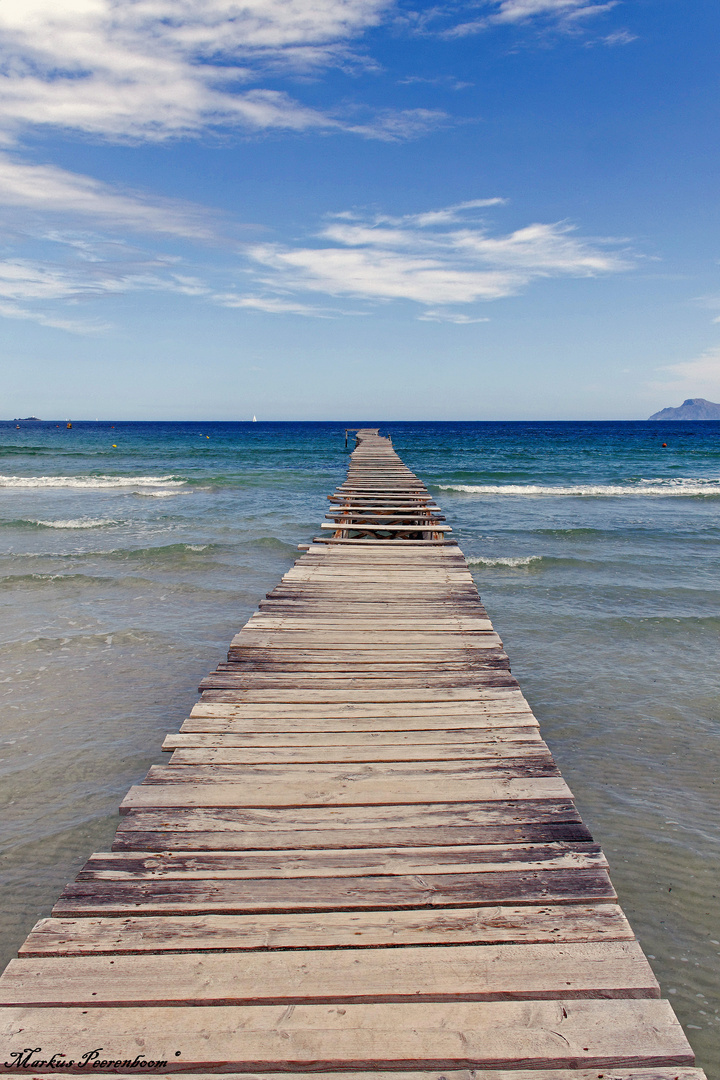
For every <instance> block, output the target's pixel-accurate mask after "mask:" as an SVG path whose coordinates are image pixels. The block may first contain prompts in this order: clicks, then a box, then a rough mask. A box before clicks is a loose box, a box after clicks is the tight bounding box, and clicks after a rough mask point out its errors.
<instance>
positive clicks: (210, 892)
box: [52, 868, 617, 916]
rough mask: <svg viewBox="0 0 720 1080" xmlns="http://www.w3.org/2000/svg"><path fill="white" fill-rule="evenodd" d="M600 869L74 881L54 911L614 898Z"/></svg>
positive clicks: (344, 907)
mask: <svg viewBox="0 0 720 1080" xmlns="http://www.w3.org/2000/svg"><path fill="white" fill-rule="evenodd" d="M616 899H617V897H616V895H615V891H614V889H613V887H612V885H611V883H610V879H609V877H608V874H607V871H606V870H604V869H602V868H598V869H592V870H582V869H576V868H573V869H571V870H525V871H515V870H498V871H490V872H485V873H475V874H427V873H426V874H423V875H419V874H413V875H412V876H403V875H390V874H385V875H378V876H377V877H359V878H353V877H294V878H290V877H287V878H254V879H253V878H247V879H242V878H214V879H202V880H201V879H192V878H191V879H186V880H179V879H169V880H165V881H152V880H146V879H143V880H140V881H128V880H126V881H77V882H72V883H71V884H69V885H68V886H67V887H66V889H65V891H64V892H63V894H62V896H61V898H60V899H59V900H58V902H57V903H56V905H55V907H54V908H53V912H52V913H53V915H56V916H68V915H77V916H80V915H102V914H105V915H107V914H110V913H112V914H114V915H137V913H138V908H140V907H142V910H143V912H144V913H145V914H146V915H163V914H178V915H179V914H186V913H195V914H203V913H207V914H212V913H214V912H225V913H227V914H230V913H235V912H237V913H243V912H270V911H285V912H291V911H361V910H362V909H363V908H365V909H368V908H387V909H391V910H392V909H399V908H419V907H428V908H431V907H468V906H477V905H481V904H493V905H497V904H515V905H518V904H533V905H535V904H550V903H558V904H563V903H591V902H592V901H608V900H616Z"/></svg>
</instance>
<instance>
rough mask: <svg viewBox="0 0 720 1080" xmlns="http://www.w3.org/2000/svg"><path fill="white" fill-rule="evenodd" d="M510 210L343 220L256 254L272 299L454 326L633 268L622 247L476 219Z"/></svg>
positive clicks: (565, 230) (555, 226) (471, 206)
mask: <svg viewBox="0 0 720 1080" xmlns="http://www.w3.org/2000/svg"><path fill="white" fill-rule="evenodd" d="M502 202H503V200H502V199H498V198H494V199H478V200H472V201H470V202H465V203H460V204H458V205H455V206H450V207H445V208H441V209H439V210H432V211H426V212H424V213H420V214H409V215H406V216H403V217H390V216H386V215H374V216H373V217H363V216H361V215H358V214H355V213H344V214H340V215H338V216H336V217H335V218H334V219H330V220H329V221H328V222H327V224H326V225H325V227H324V228H323V229H322V230H321V232H320V233H319V235H318V236H317V238H316V242H315V243H314V244H312V245H309V244H307V243H298V244H296V245H293V246H290V245H287V244H285V245H283V244H267V243H265V244H255V245H250V246H249V247H248V249H247V254H248V257H249V258H250V260H251V262H254V263H255V264H256V266H257V267H258V270H257V280H258V282H259V283H261V284H263V285H264V286H265V288H266V289H278V290H280V291H282V293H283V294H285V295H287V294H288V293H294V294H295V295H299V294H302V293H322V294H324V295H325V296H327V297H353V298H355V299H361V300H363V301H375V302H388V301H392V300H406V301H407V300H409V301H412V302H414V303H416V304H418V305H420V306H421V308H423V309H424V310H423V311H422V312H421V316H420V317H422V318H425V319H447V320H448V321H454V322H469V321H476V319H477V316H476V315H475V314H474V313H470V314H468V313H467V312H461V313H458V311H457V306H459V305H472V304H477V303H478V302H484V301H491V300H498V299H501V298H503V297H509V296H513V295H515V294H517V293H519V292H521V291H522V290H523V289H525V288H527V287H528V286H529V285H530V284H531V282H532V281H534V280H536V279H539V278H549V277H568V276H569V277H593V276H596V275H600V274H608V273H617V272H620V271H623V270H627V269H629V268H630V266H631V265H632V260H631V258H630V256H629V255H628V253H627V252H626V251H625V250H623V245H622V244H621V243H620V242H619V241H617V240H607V239H583V238H581V237H579V236H578V235H577V234H576V230H575V228H574V227H573V226H571V225H569V224H567V223H564V222H556V223H552V224H540V223H534V224H531V225H527V226H525V227H522V228H519V229H515V230H514V231H512V232H510V233H500V234H496V233H493V232H491V231H490V229H489V227H488V226H487V223H486V222H485V221H484V219H483V218H481V217H480V218H478V216H477V214H478V211H480V210H482V209H485V208H487V207H489V206H495V205H498V204H500V203H502Z"/></svg>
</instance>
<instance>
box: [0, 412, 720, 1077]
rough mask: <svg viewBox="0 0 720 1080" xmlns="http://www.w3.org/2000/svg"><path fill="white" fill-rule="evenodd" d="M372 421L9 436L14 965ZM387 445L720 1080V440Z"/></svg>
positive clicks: (8, 892) (682, 427)
mask: <svg viewBox="0 0 720 1080" xmlns="http://www.w3.org/2000/svg"><path fill="white" fill-rule="evenodd" d="M346 423H347V424H351V425H352V426H357V425H358V424H360V423H363V421H362V420H348V421H343V422H342V423H340V422H338V423H315V424H295V423H256V424H249V423H238V424H230V423H213V422H207V423H126V422H118V423H116V424H115V425H114V426H111V424H109V423H78V422H73V426H72V428H71V429H68V428H67V427H66V426H65V421H57V422H52V423H42V424H40V423H37V424H36V423H22V424H20V427H19V428H17V427H16V424H15V422H14V421H13V422H6V423H0V474H2V475H1V476H0V617H1V618H0V640H1V641H2V654H1V656H0V694H2V701H3V705H4V708H3V709H2V713H0V759H2V760H0V775H1V776H2V779H3V791H4V803H5V805H4V810H3V814H2V820H1V822H0V843H1V844H2V849H1V850H2V865H3V886H2V888H3V892H2V903H3V909H2V910H3V915H4V918H3V931H2V938H1V940H0V944H1V945H2V951H3V956H4V958H9V957H10V955H12V954H13V953H14V951H15V949H16V948H17V946H18V944H19V943H20V941H21V940H22V938H23V937H24V936H25V934H26V932H27V930H28V929H29V928H30V926H31V925H32V923H33V922H34V921H35V919H36V918H37V917H39V915H40V914H45V913H47V911H48V910H49V907H50V906H51V904H52V902H53V900H54V899H55V897H56V896H57V894H58V893H59V891H60V890H61V888H62V886H63V885H64V883H65V881H66V880H69V879H70V878H71V877H73V876H74V874H75V873H76V872H77V870H78V869H79V867H80V865H81V864H82V862H84V860H85V858H86V856H87V854H88V853H89V852H90V851H91V850H92V849H98V848H99V849H102V848H106V847H107V846H108V844H109V842H110V839H111V836H112V833H113V831H114V828H115V826H116V823H117V817H116V809H117V804H118V802H119V800H120V798H121V797H122V795H123V794H124V792H125V790H126V789H127V787H128V786H129V785H130V784H131V783H133V782H136V781H137V780H138V779H140V778H141V777H142V776H143V775H144V773H145V771H146V769H147V767H148V765H149V764H150V763H151V762H152V761H153V760H161V756H160V755H159V753H158V751H157V748H158V746H159V745H160V742H161V740H162V736H163V735H164V733H165V732H166V731H168V730H174V729H176V728H177V726H178V724H179V723H181V722H182V719H183V717H184V716H185V715H186V713H187V710H188V709H189V708H190V707H191V705H192V703H193V701H194V699H195V697H196V687H197V682H198V679H199V678H200V677H202V675H203V674H205V672H206V671H207V670H208V669H209V668H211V667H214V666H215V663H216V662H217V660H218V659H220V658H221V657H222V656H223V654H224V652H225V651H226V649H227V645H228V642H229V639H230V637H231V635H232V633H233V632H234V631H235V630H236V629H237V628H238V627H239V626H240V625H241V624H242V623H243V622H244V621H245V620H246V618H247V617H248V616H249V615H250V614H251V612H252V610H253V609H254V608H255V606H256V604H257V601H258V599H259V597H261V596H262V595H264V593H265V592H266V591H267V590H268V589H269V588H271V587H272V586H273V585H274V584H275V582H276V581H277V579H278V578H279V577H280V575H281V574H282V573H283V572H284V571H285V570H286V569H287V567H288V566H289V565H290V564H291V562H292V560H293V559H294V558H295V557H296V556H297V544H298V543H300V542H306V541H307V540H308V539H310V538H312V537H313V536H314V535H317V534H318V531H319V530H318V525H319V523H320V521H321V520H322V517H323V515H324V513H325V511H326V507H327V502H326V495H327V494H328V493H329V492H330V491H331V490H332V489H333V488H334V487H335V486H336V485H337V483H338V482H339V481H340V479H341V478H342V476H343V474H344V471H345V468H346V464H347V457H348V452H349V451H346V450H345V447H344V430H345V426H346ZM367 423H369V424H372V421H367ZM380 429H381V432H382V433H383V434H389V435H390V436H391V437H392V440H393V444H394V446H395V448H396V450H397V451H398V453H399V454H400V455H401V457H402V458H403V459H404V460H405V461H406V463H407V464H408V465H409V466H410V467H411V468H412V469H413V470H414V471H415V472H417V473H418V475H419V476H421V477H422V478H423V479H424V480H425V481H426V482H427V483H428V484H429V485H430V486H431V488H432V490H433V493H434V494H435V495H436V497H437V499H438V500H439V502H440V503H441V505H442V506H443V508H444V511H445V513H446V514H447V517H448V521H449V523H450V524H451V525H452V526H453V528H454V530H455V535H456V537H457V539H458V540H459V542H460V544H461V546H462V548H463V551H464V552H465V554H466V555H467V556H468V559H469V561H470V564H471V568H472V570H473V572H474V574H475V577H476V580H477V582H478V585H479V588H480V591H481V593H482V595H483V598H484V600H485V603H486V606H487V607H488V610H489V611H490V614H491V616H492V618H493V620H494V622H495V625H496V628H497V629H498V631H499V632H500V634H501V635H502V636H503V639H504V641H505V645H506V648H507V649H508V652H509V654H510V658H511V661H512V664H513V670H514V672H515V674H516V675H517V676H518V677H519V679H520V681H521V685H522V687H523V689H524V691H525V693H526V695H527V696H528V698H529V699H530V702H531V704H532V706H533V707H534V709H535V711H536V713H537V715H538V717H539V719H540V721H541V724H542V727H543V732H544V734H545V736H546V738H547V739H548V741H549V742H550V744H551V747H552V748H553V750H554V752H555V754H556V757H557V758H558V761H559V764H560V765H561V768H562V769H563V772H564V774H565V777H566V779H567V780H568V782H569V784H570V786H571V787H572V788H573V790H574V792H575V794H576V797H577V800H578V803H579V805H580V808H581V811H582V812H583V814H584V816H585V818H586V820H587V821H588V824H589V825H590V826H591V828H592V829H593V831H594V832H595V834H596V836H597V838H598V839H599V840H600V841H601V842H602V843H603V845H604V847H605V850H606V853H607V855H608V857H609V859H610V862H611V871H612V876H613V882H614V884H615V886H616V888H617V889H618V891H619V892H620V895H621V901H622V903H623V905H624V906H625V909H626V911H627V913H628V915H629V917H630V919H631V922H632V923H633V926H634V928H635V930H636V932H637V933H638V934H639V936H640V937H641V940H642V942H643V945H644V946H645V948H646V950H647V951H648V952H649V953H650V954H651V956H653V957H654V958H655V959H654V961H653V963H654V966H655V969H656V972H657V974H658V976H659V978H660V979H661V982H662V985H663V989H664V991H665V992H666V993H668V994H669V995H670V997H671V1000H672V1001H673V1004H675V1005H676V1006H677V1009H678V1012H679V1014H680V1016H681V1018H682V1019H683V1021H684V1023H685V1024H686V1026H687V1027H688V1034H689V1036H690V1038H691V1040H692V1041H693V1043H694V1044H695V1045H696V1047H697V1050H698V1053H699V1055H700V1058H701V1062H702V1064H703V1065H704V1067H705V1068H706V1070H707V1071H708V1075H709V1076H714V1077H718V1076H720V1072H719V1071H718V1064H717V1063H718V1062H720V1014H719V1012H718V1010H720V976H718V970H719V968H720V965H719V964H718V957H719V956H720V905H719V904H718V898H717V894H718V883H719V882H720V795H719V794H718V776H720V752H719V745H720V742H719V735H720V709H719V708H718V693H717V690H718V687H717V656H718V631H719V629H720V606H719V604H718V601H719V600H720V555H719V548H718V539H719V538H720V422H714V421H703V422H696V423H686V422H665V423H650V422H632V423H630V422H618V423H615V422H602V423H601V422H597V423H537V422H536V423H422V424H421V423H390V424H381V425H380ZM663 443H666V444H667V445H666V446H665V447H663V445H662V444H663ZM113 444H116V445H115V446H113ZM351 447H352V438H351ZM713 1069H715V1072H713Z"/></svg>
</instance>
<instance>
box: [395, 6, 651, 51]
mask: <svg viewBox="0 0 720 1080" xmlns="http://www.w3.org/2000/svg"><path fill="white" fill-rule="evenodd" d="M618 3H619V0H485V2H480V3H477V2H468V3H456V4H446V5H436V6H435V7H432V8H429V9H427V10H425V11H424V12H423V11H421V12H418V13H416V15H415V18H414V22H415V25H416V26H417V27H418V28H419V29H422V30H424V31H426V32H427V31H433V32H435V33H439V34H440V35H441V36H442V37H446V38H463V37H468V36H470V35H472V34H480V33H483V32H485V31H488V30H491V29H493V28H494V27H502V26H507V27H517V28H522V27H530V28H532V29H534V30H536V31H539V32H546V31H552V30H554V31H560V32H564V33H574V34H577V33H579V32H581V31H582V29H583V27H584V26H585V24H586V23H587V22H588V20H595V19H597V18H598V17H599V16H601V15H605V14H607V13H608V12H609V11H611V10H612V9H613V8H614V7H616V6H617V4H618ZM611 39H612V40H611ZM601 40H604V41H605V42H606V43H607V44H621V43H622V44H626V43H628V42H629V41H633V40H635V39H634V36H633V35H632V34H629V33H628V32H626V31H618V32H617V34H616V35H609V36H608V37H606V38H604V39H601Z"/></svg>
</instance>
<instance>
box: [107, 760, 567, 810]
mask: <svg viewBox="0 0 720 1080" xmlns="http://www.w3.org/2000/svg"><path fill="white" fill-rule="evenodd" d="M264 768H271V766H264ZM449 787H451V788H452V791H449V790H448V788H449ZM570 797H571V793H570V789H569V788H568V786H567V784H566V783H565V781H564V780H563V779H562V778H561V777H555V776H550V777H535V778H531V779H529V780H526V779H523V778H515V777H508V778H507V779H485V778H484V777H481V776H475V777H472V778H470V779H457V780H456V779H454V778H452V783H451V784H447V785H446V784H436V785H429V784H428V783H427V781H426V780H424V779H423V778H422V777H419V778H417V779H412V778H406V777H403V776H399V775H396V776H393V775H390V776H387V777H384V778H379V777H372V778H369V779H368V780H366V781H365V782H363V778H362V777H358V778H357V779H353V778H347V779H342V778H337V779H331V778H330V777H327V778H325V777H321V776H318V777H316V778H315V777H313V778H309V779H308V780H307V781H306V782H305V783H303V782H302V781H301V780H300V779H298V780H296V781H293V782H292V783H291V782H289V781H288V782H285V781H284V780H283V779H282V777H281V776H277V777H272V778H270V779H268V780H267V781H266V782H265V783H261V782H260V781H259V779H256V778H253V780H252V782H248V783H247V784H241V783H240V782H239V781H231V782H226V783H222V782H221V781H219V780H218V781H215V782H213V783H205V784H202V783H200V784H192V783H180V782H178V783H173V784H141V785H138V786H136V787H131V788H130V790H129V791H128V793H127V795H126V796H125V798H124V799H123V801H122V803H121V805H120V813H121V814H126V813H127V812H128V811H129V810H139V809H149V808H151V807H157V808H160V807H180V806H187V807H191V806H296V807H297V806H344V805H352V804H356V805H357V804H364V805H368V804H372V803H382V804H384V805H396V806H399V805H402V804H405V803H432V802H438V803H440V802H442V803H446V802H449V801H456V802H494V801H498V802H505V801H506V800H508V799H538V800H541V799H567V798H570Z"/></svg>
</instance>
